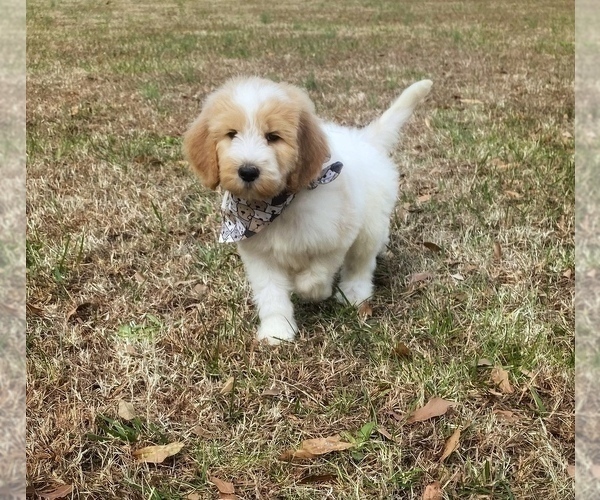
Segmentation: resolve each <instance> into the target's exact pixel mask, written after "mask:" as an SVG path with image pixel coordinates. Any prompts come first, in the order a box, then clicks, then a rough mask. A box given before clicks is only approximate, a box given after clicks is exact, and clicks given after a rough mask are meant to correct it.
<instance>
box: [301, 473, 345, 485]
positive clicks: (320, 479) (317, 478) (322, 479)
mask: <svg viewBox="0 0 600 500" xmlns="http://www.w3.org/2000/svg"><path fill="white" fill-rule="evenodd" d="M335 481H337V476H335V475H333V474H317V475H310V476H306V477H303V478H302V479H300V481H298V484H321V483H333V482H335Z"/></svg>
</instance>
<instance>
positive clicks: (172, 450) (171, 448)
mask: <svg viewBox="0 0 600 500" xmlns="http://www.w3.org/2000/svg"><path fill="white" fill-rule="evenodd" d="M182 448H183V443H179V442H175V443H170V444H165V445H159V446H146V447H145V448H140V449H139V450H135V451H134V452H133V456H134V457H136V459H137V461H138V462H146V463H151V464H160V463H162V462H164V460H165V458H167V457H170V456H172V455H175V454H176V453H179V452H180V451H181V449H182Z"/></svg>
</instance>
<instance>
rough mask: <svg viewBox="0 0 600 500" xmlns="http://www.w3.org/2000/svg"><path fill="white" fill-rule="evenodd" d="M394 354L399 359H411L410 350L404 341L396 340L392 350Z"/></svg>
mask: <svg viewBox="0 0 600 500" xmlns="http://www.w3.org/2000/svg"><path fill="white" fill-rule="evenodd" d="M392 353H393V354H394V356H396V357H397V358H400V359H411V358H412V351H411V350H410V349H409V348H408V346H407V345H406V344H405V343H404V342H398V343H397V344H396V345H395V346H394V350H393V351H392Z"/></svg>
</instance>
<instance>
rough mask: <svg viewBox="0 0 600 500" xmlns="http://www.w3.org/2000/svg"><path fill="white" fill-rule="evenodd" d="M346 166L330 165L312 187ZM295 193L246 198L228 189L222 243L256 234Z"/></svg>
mask: <svg viewBox="0 0 600 500" xmlns="http://www.w3.org/2000/svg"><path fill="white" fill-rule="evenodd" d="M343 166H344V165H343V164H342V163H341V162H339V161H335V162H331V163H329V164H326V165H325V167H324V168H323V170H322V171H321V175H320V176H319V177H318V178H317V179H315V180H314V181H313V182H311V184H310V185H309V186H308V189H315V188H317V187H318V186H319V185H321V184H329V183H330V182H332V181H334V180H335V179H337V177H338V176H339V175H340V173H341V171H342V167H343ZM294 196H295V194H293V193H286V192H283V193H281V194H278V195H277V196H275V197H274V198H271V199H269V200H245V199H244V198H240V197H238V196H234V195H232V194H231V193H230V192H229V191H225V195H224V197H223V203H222V204H221V213H222V215H223V224H222V225H221V235H220V236H219V243H235V242H237V241H241V240H244V239H246V238H250V237H251V236H254V235H255V234H256V233H258V232H259V231H261V230H263V229H264V228H265V227H267V226H268V225H269V224H271V222H273V221H274V220H275V219H276V218H277V217H279V216H280V215H281V213H282V212H283V211H284V210H285V209H286V208H287V207H288V206H289V204H290V203H291V202H292V200H293V199H294Z"/></svg>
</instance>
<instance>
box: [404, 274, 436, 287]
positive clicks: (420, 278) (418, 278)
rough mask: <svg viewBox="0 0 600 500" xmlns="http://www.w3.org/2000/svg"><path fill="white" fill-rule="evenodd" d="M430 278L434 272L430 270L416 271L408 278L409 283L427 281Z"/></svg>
mask: <svg viewBox="0 0 600 500" xmlns="http://www.w3.org/2000/svg"><path fill="white" fill-rule="evenodd" d="M429 278H433V274H431V273H428V272H424V273H415V274H411V275H410V276H409V278H408V283H409V284H411V283H418V282H419V281H425V280H428V279H429Z"/></svg>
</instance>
